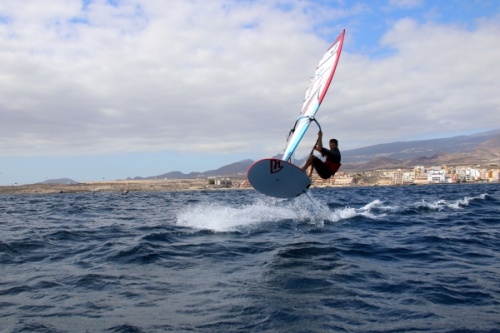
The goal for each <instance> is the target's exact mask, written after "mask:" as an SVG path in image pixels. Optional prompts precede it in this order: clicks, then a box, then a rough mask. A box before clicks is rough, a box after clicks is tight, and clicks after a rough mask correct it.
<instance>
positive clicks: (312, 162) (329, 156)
mask: <svg viewBox="0 0 500 333" xmlns="http://www.w3.org/2000/svg"><path fill="white" fill-rule="evenodd" d="M314 150H316V151H319V152H320V153H321V156H324V157H325V156H326V161H325V162H323V161H322V160H321V159H319V158H318V157H316V156H314V155H313V154H311V155H309V157H308V158H307V160H306V163H305V164H304V166H303V167H302V168H301V169H302V171H304V172H306V171H307V169H308V168H309V167H310V166H312V167H313V168H314V169H315V170H316V172H317V173H318V175H319V176H320V177H321V178H323V179H328V178H330V177H332V176H333V175H335V173H336V172H337V170H338V169H339V168H340V165H341V164H340V160H341V156H340V151H339V148H338V141H337V139H331V140H330V149H326V148H324V147H323V132H321V131H319V133H318V142H317V143H316V146H314ZM311 174H312V169H311V171H310V172H309V177H310V176H311Z"/></svg>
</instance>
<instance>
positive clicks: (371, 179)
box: [0, 165, 500, 194]
mask: <svg viewBox="0 0 500 333" xmlns="http://www.w3.org/2000/svg"><path fill="white" fill-rule="evenodd" d="M314 174H315V173H314ZM474 182H483V183H484V182H490V183H496V182H500V169H498V168H496V165H491V166H490V167H482V168H481V167H471V166H463V167H460V166H454V167H449V166H432V167H424V166H416V167H414V168H413V169H394V170H392V169H381V170H372V171H356V172H349V171H340V172H337V174H336V175H335V176H334V177H332V178H330V179H327V180H323V179H321V178H319V177H317V176H313V178H312V186H311V187H313V188H314V187H350V186H390V185H425V184H452V183H474ZM251 188H252V186H251V185H250V184H249V183H248V181H247V179H246V175H245V174H239V175H236V176H232V177H208V178H192V179H153V180H116V181H96V182H83V183H75V184H73V183H71V184H44V183H37V184H29V185H15V186H0V194H36V193H38V194H49V193H81V192H91V193H98V192H120V193H121V194H128V193H129V192H133V191H151V192H159V191H163V192H166V191H197V190H224V189H251Z"/></svg>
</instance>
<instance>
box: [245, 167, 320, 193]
mask: <svg viewBox="0 0 500 333" xmlns="http://www.w3.org/2000/svg"><path fill="white" fill-rule="evenodd" d="M247 176H248V181H249V182H250V184H251V185H252V186H253V188H254V189H256V190H257V191H259V192H261V193H263V194H265V195H269V196H272V197H275V198H294V197H296V196H298V195H301V194H303V193H305V192H306V191H307V189H308V188H309V186H311V180H310V179H309V177H308V176H307V175H306V174H305V172H303V171H302V170H301V169H300V168H298V167H297V166H296V165H293V164H291V163H288V162H286V161H283V160H280V159H274V158H268V159H263V160H260V161H257V162H255V163H254V164H252V165H251V166H250V168H249V169H248V173H247Z"/></svg>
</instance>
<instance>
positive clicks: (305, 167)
mask: <svg viewBox="0 0 500 333" xmlns="http://www.w3.org/2000/svg"><path fill="white" fill-rule="evenodd" d="M315 157H316V156H314V155H309V157H308V158H307V160H306V163H304V165H303V166H302V168H300V169H301V170H302V171H304V172H307V169H308V168H309V167H310V166H311V165H312V164H313V161H314V158H315ZM311 170H312V168H311ZM311 172H312V171H311Z"/></svg>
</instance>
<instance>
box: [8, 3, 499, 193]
mask: <svg viewBox="0 0 500 333" xmlns="http://www.w3.org/2000/svg"><path fill="white" fill-rule="evenodd" d="M342 29H346V35H345V42H344V48H343V51H342V54H341V56H340V61H339V65H338V67H337V70H336V73H335V77H334V79H333V81H332V84H331V86H330V89H329V91H328V94H327V96H326V98H325V100H324V102H323V104H322V106H321V108H320V110H319V111H318V113H317V114H316V119H317V120H318V122H319V123H320V124H321V127H322V129H323V132H324V135H325V138H331V137H335V138H337V139H338V140H339V146H340V148H341V150H348V149H354V148H360V147H366V146H369V145H374V144H379V143H388V142H395V141H411V140H423V139H432V138H440V137H450V136H455V135H468V134H472V133H477V132H482V131H487V130H492V129H496V128H499V127H500V93H499V92H500V65H499V59H500V1H496V0H454V1H447V0H399V1H397V0H360V1H357V0H349V1H347V0H338V1H335V0H330V1H328V0H322V1H321V0H317V1H313V0H311V1H306V0H295V1H291V0H262V1H259V0H255V1H250V0H232V1H231V0H169V1H158V0H83V1H79V0H51V1H39V0H2V1H0V185H13V184H30V183H36V182H41V181H44V180H47V179H56V178H63V177H67V178H71V179H73V180H75V181H81V182H85V181H102V180H115V179H125V178H127V177H136V176H141V177H147V176H155V175H160V174H163V173H166V172H170V171H181V172H184V173H189V172H203V171H207V170H213V169H217V168H219V167H221V166H224V165H227V164H230V163H233V162H238V161H241V160H244V159H252V160H258V159H260V158H266V157H272V156H275V155H277V154H280V153H282V152H283V149H284V148H285V144H286V139H287V135H288V132H289V130H290V129H291V128H292V127H293V124H294V123H295V120H296V119H297V117H298V116H299V114H300V108H301V106H302V100H303V98H304V94H305V90H306V88H307V85H308V82H309V79H310V77H311V75H312V74H313V73H314V70H315V67H316V65H317V64H318V61H319V59H320V58H321V56H322V55H323V53H324V52H325V51H326V50H327V49H328V47H329V46H330V45H331V43H332V42H333V41H334V40H335V38H336V37H337V36H338V35H339V34H340V33H341V32H342ZM311 126H312V127H311V130H310V131H309V132H308V134H307V135H306V137H305V138H304V140H303V141H302V143H301V146H300V147H299V150H297V153H296V157H297V158H301V157H303V156H305V155H306V154H308V152H309V151H310V149H311V147H312V145H313V144H314V142H315V139H316V135H317V129H316V128H314V126H315V125H311ZM301 154H302V155H301Z"/></svg>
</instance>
